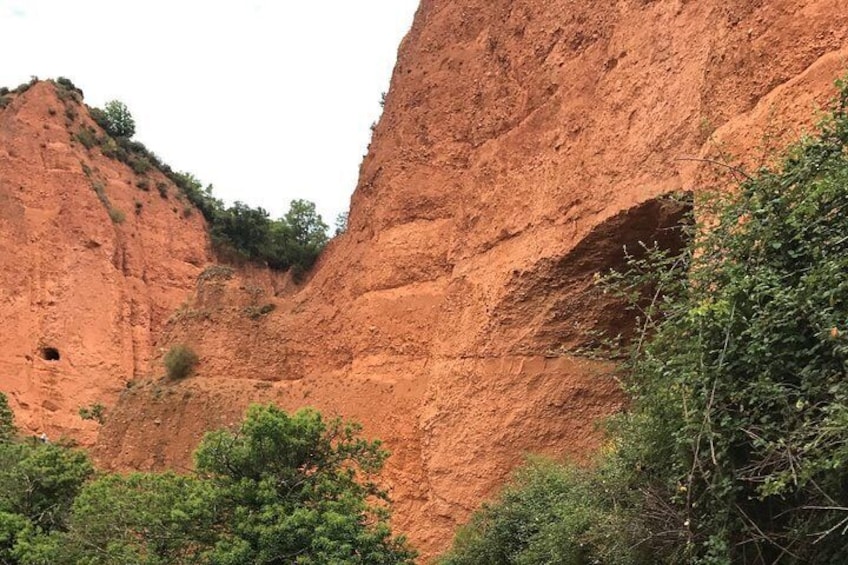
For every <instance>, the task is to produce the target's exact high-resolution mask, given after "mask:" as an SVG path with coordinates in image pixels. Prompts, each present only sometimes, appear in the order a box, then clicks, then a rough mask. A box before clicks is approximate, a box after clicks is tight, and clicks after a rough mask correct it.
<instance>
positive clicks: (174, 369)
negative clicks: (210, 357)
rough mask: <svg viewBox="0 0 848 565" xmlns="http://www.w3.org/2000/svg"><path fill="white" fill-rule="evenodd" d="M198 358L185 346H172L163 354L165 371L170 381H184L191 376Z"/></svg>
mask: <svg viewBox="0 0 848 565" xmlns="http://www.w3.org/2000/svg"><path fill="white" fill-rule="evenodd" d="M198 361H200V358H199V357H198V356H197V353H195V352H194V350H193V349H192V348H191V347H189V346H187V345H182V344H180V345H174V346H173V347H171V349H169V350H168V353H166V354H165V371H166V373H167V375H168V378H169V379H171V380H180V379H184V378H186V377H187V376H189V375H190V374H191V372H192V371H193V370H194V367H195V365H197V363H198Z"/></svg>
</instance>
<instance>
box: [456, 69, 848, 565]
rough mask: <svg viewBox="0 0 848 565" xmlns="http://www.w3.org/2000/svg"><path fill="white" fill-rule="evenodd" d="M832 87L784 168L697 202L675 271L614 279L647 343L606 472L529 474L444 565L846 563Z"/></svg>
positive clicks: (839, 206) (838, 124) (657, 267)
mask: <svg viewBox="0 0 848 565" xmlns="http://www.w3.org/2000/svg"><path fill="white" fill-rule="evenodd" d="M838 85H839V87H840V96H839V99H838V100H837V102H836V103H835V107H834V110H833V112H832V114H831V115H830V117H828V118H827V119H826V120H824V121H823V122H822V123H821V124H820V126H819V130H818V133H817V134H816V135H815V136H811V137H808V138H805V139H803V140H802V141H800V142H799V143H798V144H797V145H795V146H794V147H792V148H791V149H789V150H788V152H787V153H786V155H785V157H784V159H783V160H782V164H781V165H780V166H778V167H776V168H773V169H762V170H759V171H758V172H757V173H756V174H752V175H748V174H746V173H744V172H742V171H741V170H740V169H738V168H735V169H731V170H732V172H733V174H736V175H738V176H739V177H740V178H741V183H740V184H739V187H738V190H737V191H736V192H735V194H733V195H732V196H712V197H703V198H702V202H701V205H700V208H699V209H700V210H701V212H702V215H703V216H705V217H709V218H710V225H709V228H708V229H706V228H705V227H704V226H698V227H696V229H695V232H694V233H693V237H692V240H691V241H692V244H691V245H690V246H689V248H688V249H687V250H686V251H685V252H684V253H683V254H682V255H679V256H676V257H671V256H668V255H666V254H663V253H661V252H659V251H656V250H655V251H654V252H652V253H650V254H649V256H648V257H646V258H644V259H641V260H635V259H634V260H631V262H630V265H629V269H628V272H626V273H624V274H612V275H611V276H609V277H607V283H608V284H610V285H612V286H611V287H608V289H612V290H614V291H619V292H621V295H622V296H631V297H635V299H636V300H635V301H634V306H638V308H639V312H640V317H641V320H640V321H641V324H642V328H643V330H642V339H638V340H637V341H636V343H634V344H633V345H632V347H631V349H630V351H629V362H628V364H627V367H626V375H627V376H626V377H625V378H624V383H625V388H626V390H627V392H628V393H629V394H630V396H631V398H632V402H631V405H630V408H629V410H628V411H627V412H626V413H624V414H622V415H621V416H620V417H618V418H616V419H615V420H614V421H613V423H612V426H611V430H612V432H611V435H610V438H609V443H608V447H609V449H608V452H607V453H606V455H605V456H604V457H603V460H602V461H601V463H600V464H599V466H598V467H597V468H596V469H595V470H594V471H593V472H588V473H576V472H575V473H571V474H566V475H565V476H562V474H563V473H565V472H564V471H562V470H560V469H558V468H557V467H547V468H544V469H542V470H537V471H530V472H529V473H530V476H531V479H532V480H529V481H528V480H527V479H522V478H520V479H519V480H518V482H517V483H516V486H514V487H511V488H510V489H508V490H507V491H506V492H505V493H504V494H503V495H502V496H501V497H500V498H499V499H498V500H497V501H496V502H495V503H494V504H493V505H491V506H489V507H487V508H485V509H483V510H482V511H481V512H480V513H479V514H478V515H477V516H475V518H474V519H473V520H472V521H471V523H470V524H469V525H468V526H467V527H466V529H465V530H463V532H462V533H461V534H460V535H459V536H458V538H457V542H456V544H455V547H454V549H453V551H452V552H451V553H450V554H449V555H448V556H447V557H446V560H445V563H449V564H471V563H480V564H482V563H486V564H492V565H497V564H499V563H504V564H506V563H510V564H512V563H521V564H530V563H573V564H583V563H644V564H647V563H680V564H684V563H685V564H689V563H695V564H711V565H713V564H722V565H724V564H727V565H729V564H731V563H733V564H761V563H762V564H765V563H790V564H802V563H846V562H848V439H846V438H848V278H846V276H845V273H846V272H848V222H846V220H845V218H846V212H848V86H846V84H845V83H844V82H839V83H838ZM646 285H647V286H648V287H649V288H652V289H654V291H655V293H652V295H653V296H656V300H653V301H649V302H648V303H646V302H645V301H644V300H642V298H643V297H644V294H642V293H640V292H638V289H640V288H645V287H646ZM534 473H535V474H534ZM558 477H559V478H558ZM539 484H543V485H548V486H547V487H544V488H543V489H542V491H543V492H542V494H543V495H541V496H540V495H539V494H538V493H539V492H540V489H539V488H538V485H539Z"/></svg>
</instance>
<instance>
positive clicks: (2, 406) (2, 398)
mask: <svg viewBox="0 0 848 565" xmlns="http://www.w3.org/2000/svg"><path fill="white" fill-rule="evenodd" d="M16 434H17V429H16V428H15V415H14V413H12V409H11V408H9V401H8V399H7V398H6V395H5V394H3V393H2V392H0V444H2V443H8V442H10V441H12V440H13V439H14V438H15V435H16Z"/></svg>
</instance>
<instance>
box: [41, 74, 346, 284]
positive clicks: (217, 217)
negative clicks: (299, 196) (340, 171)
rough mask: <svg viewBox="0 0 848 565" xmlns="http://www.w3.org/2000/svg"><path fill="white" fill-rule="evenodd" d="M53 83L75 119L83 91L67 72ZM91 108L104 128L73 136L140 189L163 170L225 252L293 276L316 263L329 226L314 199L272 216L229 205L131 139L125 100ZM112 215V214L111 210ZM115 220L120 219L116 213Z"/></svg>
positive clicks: (164, 191) (162, 188)
mask: <svg viewBox="0 0 848 565" xmlns="http://www.w3.org/2000/svg"><path fill="white" fill-rule="evenodd" d="M54 85H55V87H56V92H57V95H58V96H59V98H60V99H61V100H63V101H64V102H65V104H66V114H68V120H69V123H72V122H73V121H74V120H75V119H76V110H75V109H74V106H73V105H72V104H71V102H75V103H82V100H83V92H82V90H80V89H79V88H77V87H76V86H75V85H74V84H73V82H71V81H70V80H69V79H67V78H64V77H60V78H58V79H56V80H55V81H54ZM88 110H89V114H90V115H91V118H92V119H93V120H94V122H95V123H96V124H97V125H98V126H100V128H101V129H102V135H98V134H97V132H95V131H93V130H92V129H90V128H89V127H87V126H85V125H82V126H80V127H79V128H78V129H77V131H76V133H75V134H74V139H76V140H77V141H79V142H80V143H81V144H82V145H83V146H84V147H85V148H86V149H93V148H95V147H99V149H100V151H101V153H102V154H103V155H105V156H106V157H109V158H111V159H116V160H118V161H120V162H122V163H124V164H126V165H127V166H129V167H130V168H131V169H132V171H133V172H134V173H135V174H136V175H138V176H139V177H141V178H140V180H139V181H138V182H137V183H136V186H138V187H139V188H140V189H141V190H149V187H150V181H149V179H148V178H147V175H148V174H149V173H150V171H152V170H154V169H156V170H158V171H160V172H161V173H162V174H163V175H165V176H166V177H167V178H168V179H169V180H170V181H171V182H173V183H174V184H175V185H176V186H177V188H179V190H180V193H179V195H178V196H179V197H184V198H185V199H187V200H188V201H189V202H190V203H191V204H192V205H193V206H195V207H196V208H197V209H198V210H200V212H201V213H202V214H203V217H204V218H205V219H206V222H207V223H208V225H209V231H210V235H211V237H212V241H213V243H214V244H215V246H216V248H217V249H218V250H219V251H220V252H222V254H224V255H229V256H235V257H237V258H240V259H243V260H249V261H260V262H263V263H265V264H267V265H268V266H269V267H270V268H272V269H278V270H288V269H292V270H293V274H294V276H295V278H299V277H300V276H301V275H302V274H303V273H304V272H306V271H307V270H309V269H310V268H311V267H312V265H313V264H314V263H315V261H316V259H317V258H318V256H319V255H320V254H321V251H322V250H323V248H324V246H325V245H326V244H327V242H328V240H329V237H328V235H327V231H328V229H329V228H328V226H327V224H325V223H324V220H323V219H322V218H321V216H320V215H319V214H318V213H317V211H316V209H315V205H314V204H313V203H312V202H308V201H306V200H293V201H292V202H291V204H290V207H289V211H288V212H287V213H286V214H285V216H283V217H282V218H278V219H273V218H271V217H270V215H269V214H268V212H267V211H265V210H264V209H262V208H253V207H250V206H248V205H247V204H244V203H242V202H236V203H235V204H233V205H232V206H225V205H224V203H223V201H221V200H220V199H218V198H215V196H214V195H213V193H212V185H208V186H207V187H206V188H204V187H203V185H202V184H201V183H200V181H199V180H198V179H197V178H196V177H195V176H194V175H192V174H190V173H184V172H176V171H174V170H173V169H172V168H171V167H170V166H168V165H167V164H166V163H164V162H163V161H162V160H161V159H160V158H159V157H158V156H156V154H154V153H153V152H152V151H150V150H149V149H147V147H146V146H145V145H144V144H143V143H141V142H139V141H135V140H133V139H132V136H133V135H134V134H135V120H134V119H133V117H132V114H131V113H130V111H129V109H128V108H127V106H126V105H125V104H124V103H123V102H121V101H119V100H112V101H110V102H108V103H107V104H106V105H105V107H104V108H102V109H101V108H88ZM71 116H72V117H71ZM156 187H157V190H158V191H159V194H160V196H162V198H167V197H168V187H167V184H164V183H161V182H160V183H157V185H156ZM110 215H114V214H112V213H111V212H110ZM183 215H184V216H185V217H188V216H190V215H191V208H190V207H188V206H187V207H186V208H185V209H184V214H183ZM113 221H115V222H116V223H120V221H119V220H116V219H115V218H114V217H113Z"/></svg>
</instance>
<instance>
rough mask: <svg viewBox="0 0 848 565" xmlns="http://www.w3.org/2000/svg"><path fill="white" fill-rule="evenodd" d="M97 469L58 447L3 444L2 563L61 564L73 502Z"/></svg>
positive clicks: (79, 454) (0, 492) (76, 453)
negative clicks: (58, 557)
mask: <svg viewBox="0 0 848 565" xmlns="http://www.w3.org/2000/svg"><path fill="white" fill-rule="evenodd" d="M92 472H93V468H92V466H91V463H90V461H89V460H88V457H87V456H86V455H85V454H84V453H83V452H81V451H77V450H73V449H68V448H65V447H62V446H59V445H54V444H49V443H41V442H38V441H35V440H31V441H27V442H14V443H0V563H4V564H5V563H9V564H16V563H32V564H35V563H44V564H45V565H47V564H49V563H56V561H55V559H53V557H51V556H52V554H53V551H55V549H56V547H57V539H58V537H57V536H58V535H59V534H61V532H63V531H64V530H65V529H66V527H67V523H68V517H69V514H70V509H71V504H72V503H73V501H74V498H75V497H76V495H77V493H78V492H79V490H80V488H81V487H82V485H83V484H84V483H85V481H86V480H87V479H88V478H89V477H90V476H91V474H92Z"/></svg>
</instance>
